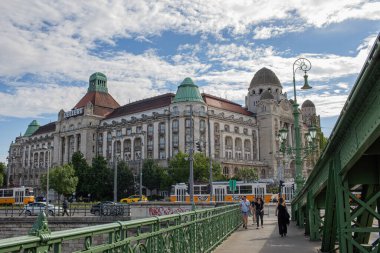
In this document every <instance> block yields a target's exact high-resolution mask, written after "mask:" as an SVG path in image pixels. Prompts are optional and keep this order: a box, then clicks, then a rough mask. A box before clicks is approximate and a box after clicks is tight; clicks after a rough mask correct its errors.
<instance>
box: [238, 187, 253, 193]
mask: <svg viewBox="0 0 380 253" xmlns="http://www.w3.org/2000/svg"><path fill="white" fill-rule="evenodd" d="M240 194H252V185H241V186H240Z"/></svg>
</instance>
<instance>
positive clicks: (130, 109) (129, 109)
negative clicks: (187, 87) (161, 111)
mask: <svg viewBox="0 0 380 253" xmlns="http://www.w3.org/2000/svg"><path fill="white" fill-rule="evenodd" d="M174 96H175V95H174V94H173V93H166V94H163V95H159V96H155V97H151V98H147V99H143V100H139V101H136V102H133V103H129V104H126V105H123V106H121V107H119V108H116V109H115V110H114V111H113V112H112V113H111V114H109V115H108V116H107V119H110V118H116V117H120V116H124V115H129V114H133V113H139V112H144V111H148V110H154V109H158V108H162V107H165V106H169V105H170V104H171V103H172V99H173V98H174Z"/></svg>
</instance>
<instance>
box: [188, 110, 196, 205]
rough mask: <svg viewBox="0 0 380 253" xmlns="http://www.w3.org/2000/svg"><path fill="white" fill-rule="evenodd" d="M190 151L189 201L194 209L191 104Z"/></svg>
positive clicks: (191, 118)
mask: <svg viewBox="0 0 380 253" xmlns="http://www.w3.org/2000/svg"><path fill="white" fill-rule="evenodd" d="M190 140H191V144H190V151H189V159H190V178H189V185H190V203H191V208H192V210H195V204H194V168H193V166H194V161H193V152H194V134H193V105H190Z"/></svg>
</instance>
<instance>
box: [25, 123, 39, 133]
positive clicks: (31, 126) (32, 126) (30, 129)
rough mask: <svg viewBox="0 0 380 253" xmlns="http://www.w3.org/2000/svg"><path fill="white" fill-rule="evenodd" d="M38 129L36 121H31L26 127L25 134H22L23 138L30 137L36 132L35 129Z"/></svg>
mask: <svg viewBox="0 0 380 253" xmlns="http://www.w3.org/2000/svg"><path fill="white" fill-rule="evenodd" d="M39 127H40V125H39V124H38V122H37V120H33V121H32V122H31V123H30V124H29V126H28V129H26V132H25V134H24V136H27V137H28V136H31V135H32V134H34V132H35V131H37V129H38V128H39Z"/></svg>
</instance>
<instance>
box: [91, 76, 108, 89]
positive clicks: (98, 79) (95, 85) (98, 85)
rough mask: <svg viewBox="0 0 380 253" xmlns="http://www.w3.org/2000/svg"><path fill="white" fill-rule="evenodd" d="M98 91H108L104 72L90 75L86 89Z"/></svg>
mask: <svg viewBox="0 0 380 253" xmlns="http://www.w3.org/2000/svg"><path fill="white" fill-rule="evenodd" d="M91 91H99V92H105V93H108V88H107V77H106V75H105V74H103V73H100V72H96V73H94V74H92V75H91V76H90V80H89V85H88V91H87V92H91Z"/></svg>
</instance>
